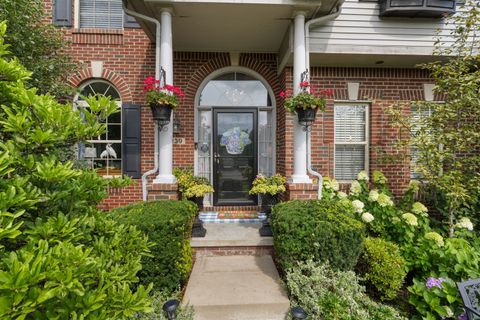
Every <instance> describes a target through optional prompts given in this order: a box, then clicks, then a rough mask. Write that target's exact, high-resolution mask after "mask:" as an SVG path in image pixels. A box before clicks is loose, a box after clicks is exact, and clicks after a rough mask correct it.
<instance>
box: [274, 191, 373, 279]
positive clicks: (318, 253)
mask: <svg viewBox="0 0 480 320" xmlns="http://www.w3.org/2000/svg"><path fill="white" fill-rule="evenodd" d="M352 211H353V209H352V206H351V205H350V203H349V202H348V201H337V200H329V199H324V200H321V201H319V200H311V201H300V200H294V201H290V202H284V203H280V204H278V205H277V206H275V207H274V208H273V211H272V217H271V219H272V222H271V224H272V230H273V240H274V246H275V252H276V255H277V257H278V260H279V262H280V263H281V265H282V267H283V268H284V270H285V269H288V268H292V267H293V266H295V265H296V262H297V261H307V260H308V259H313V260H314V261H321V262H327V261H328V262H329V263H330V265H331V266H332V268H334V269H341V270H349V269H352V268H353V267H354V266H355V265H356V263H357V260H358V257H359V255H360V253H361V251H362V243H363V239H364V231H365V229H364V226H363V225H362V223H361V222H359V221H356V220H355V219H354V218H352V215H351V212H352Z"/></svg>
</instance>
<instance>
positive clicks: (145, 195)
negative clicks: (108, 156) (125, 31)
mask: <svg viewBox="0 0 480 320" xmlns="http://www.w3.org/2000/svg"><path fill="white" fill-rule="evenodd" d="M122 4H123V10H124V11H125V13H126V14H128V15H130V16H132V17H135V18H139V19H142V20H145V21H149V22H152V23H154V24H155V26H156V31H155V79H160V27H161V25H160V22H159V21H158V20H157V19H155V18H152V17H149V16H146V15H144V14H141V13H138V12H135V11H132V10H130V9H127V6H126V0H123V1H122ZM154 130H155V136H154V166H153V168H152V169H150V170H148V171H147V172H145V173H144V174H143V175H142V196H143V201H147V198H148V189H147V178H148V176H149V175H152V174H154V173H156V172H157V171H158V165H159V159H158V157H159V151H158V135H159V130H158V124H157V123H156V122H155V129H154Z"/></svg>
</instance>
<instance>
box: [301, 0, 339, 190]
mask: <svg viewBox="0 0 480 320" xmlns="http://www.w3.org/2000/svg"><path fill="white" fill-rule="evenodd" d="M344 2H345V0H338V1H337V3H336V4H335V9H334V10H332V12H333V13H330V14H328V15H326V16H323V17H319V18H316V19H312V20H309V21H307V22H306V23H305V64H306V66H307V70H308V74H310V28H311V27H312V26H314V25H320V24H323V23H325V22H328V21H331V20H335V19H336V18H337V17H338V16H339V15H340V13H342V4H343V3H344ZM306 135H307V172H308V173H309V174H311V175H312V176H314V177H317V179H318V193H317V199H321V198H322V187H323V176H322V175H321V174H320V173H319V172H317V171H314V170H313V169H312V147H311V145H310V144H311V143H310V131H307V132H306Z"/></svg>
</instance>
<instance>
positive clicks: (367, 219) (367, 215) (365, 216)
mask: <svg viewBox="0 0 480 320" xmlns="http://www.w3.org/2000/svg"><path fill="white" fill-rule="evenodd" d="M374 219H375V218H374V217H373V215H372V214H371V213H370V212H364V213H363V214H362V220H363V221H365V222H366V223H370V222H372V221H373V220H374Z"/></svg>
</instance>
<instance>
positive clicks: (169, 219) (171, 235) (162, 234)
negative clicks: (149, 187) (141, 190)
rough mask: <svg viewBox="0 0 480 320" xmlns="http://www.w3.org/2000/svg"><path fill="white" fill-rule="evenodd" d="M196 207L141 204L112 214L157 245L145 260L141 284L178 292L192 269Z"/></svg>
mask: <svg viewBox="0 0 480 320" xmlns="http://www.w3.org/2000/svg"><path fill="white" fill-rule="evenodd" d="M196 212H197V207H196V205H195V204H193V203H192V202H190V201H173V200H166V201H156V202H142V203H135V204H131V205H128V206H126V207H121V208H117V209H114V210H112V211H111V215H112V217H114V218H115V219H116V220H118V221H120V222H121V223H126V224H127V225H133V226H136V227H137V228H138V229H140V230H142V231H143V232H144V233H145V234H146V235H147V236H148V239H149V240H150V241H152V242H153V243H154V245H153V246H152V247H151V248H150V250H151V256H150V257H144V258H143V259H142V265H143V268H142V270H140V272H139V276H140V281H141V282H142V283H145V284H146V283H150V282H153V284H154V287H155V288H156V289H157V290H171V291H173V290H175V289H177V288H178V287H179V286H180V284H182V283H183V282H184V281H185V280H186V279H187V276H188V274H189V272H190V270H191V268H192V251H191V247H190V236H191V234H192V224H193V219H194V217H195V214H196Z"/></svg>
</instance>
